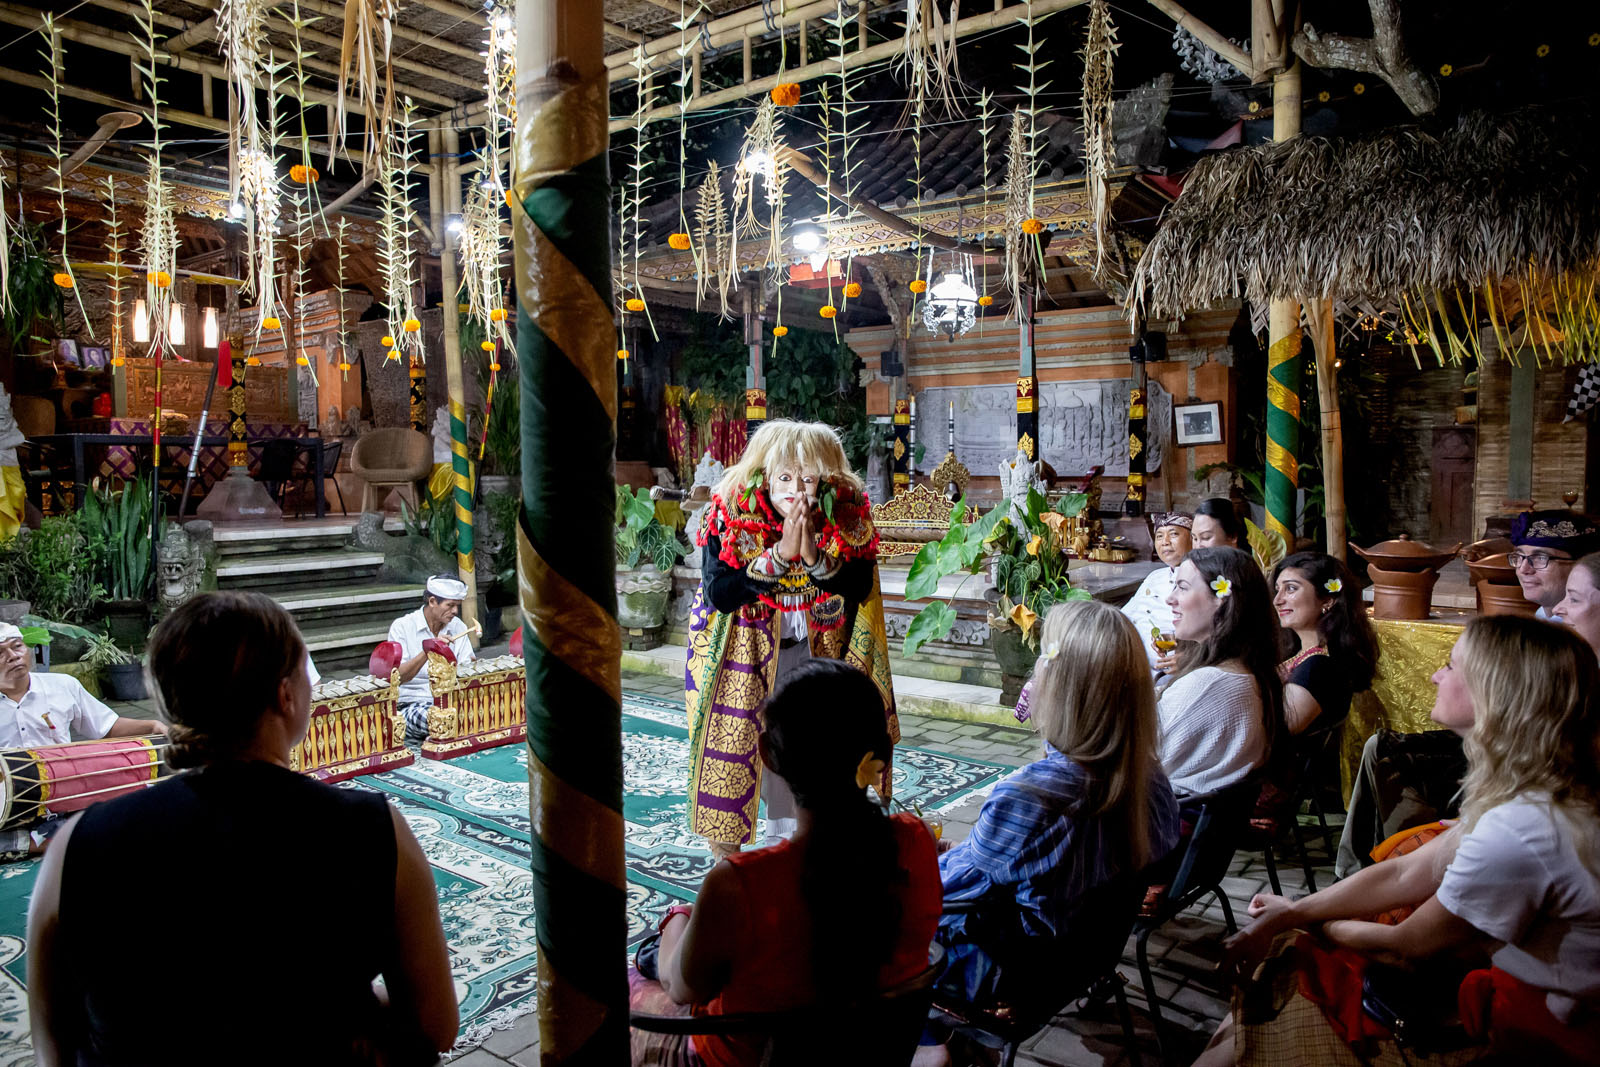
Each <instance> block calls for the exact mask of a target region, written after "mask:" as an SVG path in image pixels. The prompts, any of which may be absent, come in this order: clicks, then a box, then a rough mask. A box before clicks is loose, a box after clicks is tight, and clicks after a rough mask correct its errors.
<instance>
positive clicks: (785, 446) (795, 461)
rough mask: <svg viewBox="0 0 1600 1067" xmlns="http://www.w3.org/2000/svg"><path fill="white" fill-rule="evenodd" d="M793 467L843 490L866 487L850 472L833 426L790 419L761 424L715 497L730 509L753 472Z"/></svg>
mask: <svg viewBox="0 0 1600 1067" xmlns="http://www.w3.org/2000/svg"><path fill="white" fill-rule="evenodd" d="M788 466H794V467H798V468H799V469H800V470H802V471H806V472H808V473H815V474H816V475H817V476H818V477H819V478H827V479H829V480H830V481H832V482H834V483H835V484H836V485H838V486H840V487H841V488H843V487H844V486H845V485H848V486H849V487H850V488H852V489H854V490H855V491H856V492H857V493H858V494H859V493H864V492H865V491H866V486H865V485H864V484H863V482H862V481H861V479H860V478H858V477H857V476H856V473H855V472H854V471H852V470H851V469H850V460H849V459H848V458H846V457H845V454H844V445H842V444H840V443H839V435H838V434H836V433H834V432H833V427H831V426H829V425H827V424H826V423H821V422H795V421H794V420H792V419H773V420H772V421H771V422H766V423H763V424H762V426H761V429H759V430H757V431H756V434H755V436H754V437H752V438H750V443H749V444H747V445H745V447H744V455H742V456H740V457H739V462H737V463H735V464H734V465H733V466H731V467H729V468H728V470H727V473H725V474H723V476H722V481H720V482H718V483H717V495H718V496H720V497H721V498H722V500H723V503H725V504H728V506H730V507H732V506H733V505H732V502H733V500H734V498H735V497H736V496H737V495H738V494H739V492H740V490H742V489H743V488H744V487H745V485H746V483H748V482H749V480H750V475H751V474H752V473H753V472H755V471H763V472H769V473H770V472H772V471H776V470H781V469H783V468H784V467H788Z"/></svg>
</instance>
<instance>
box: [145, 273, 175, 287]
mask: <svg viewBox="0 0 1600 1067" xmlns="http://www.w3.org/2000/svg"><path fill="white" fill-rule="evenodd" d="M144 277H145V280H146V281H151V282H155V283H156V288H157V289H165V288H166V287H167V286H169V285H171V284H172V275H170V274H168V273H167V272H166V271H164V270H153V271H150V272H148V273H147V274H145V276H144Z"/></svg>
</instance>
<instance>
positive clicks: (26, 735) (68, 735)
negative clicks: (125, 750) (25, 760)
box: [0, 673, 117, 748]
mask: <svg viewBox="0 0 1600 1067" xmlns="http://www.w3.org/2000/svg"><path fill="white" fill-rule="evenodd" d="M116 722H117V713H116V712H114V711H112V710H111V709H110V708H108V707H106V706H105V705H104V704H102V703H100V701H98V700H96V699H95V698H94V697H92V696H90V695H89V691H88V690H87V689H85V688H84V687H83V683H82V682H80V681H78V680H77V679H76V678H74V677H72V676H71V675H69V674H45V673H39V674H30V675H28V691H27V692H26V693H24V694H22V699H21V700H20V701H17V700H12V699H11V698H10V697H8V696H6V695H5V694H4V693H0V748H32V747H34V746H35V745H59V744H64V743H65V742H67V741H71V740H72V739H73V736H74V735H76V736H77V738H78V739H79V740H98V739H99V738H102V737H104V736H105V735H106V734H108V733H110V731H111V727H113V726H115V725H116Z"/></svg>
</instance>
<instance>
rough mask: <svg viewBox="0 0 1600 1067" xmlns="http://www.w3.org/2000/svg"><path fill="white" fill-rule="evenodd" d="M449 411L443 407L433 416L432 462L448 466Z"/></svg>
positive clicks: (449, 453)
mask: <svg viewBox="0 0 1600 1067" xmlns="http://www.w3.org/2000/svg"><path fill="white" fill-rule="evenodd" d="M450 457H451V452H450V410H449V409H448V408H446V407H444V406H443V405H441V406H440V407H439V410H438V411H436V412H434V415H433V462H434V465H435V466H438V465H439V464H440V463H443V464H444V465H445V466H449V465H450Z"/></svg>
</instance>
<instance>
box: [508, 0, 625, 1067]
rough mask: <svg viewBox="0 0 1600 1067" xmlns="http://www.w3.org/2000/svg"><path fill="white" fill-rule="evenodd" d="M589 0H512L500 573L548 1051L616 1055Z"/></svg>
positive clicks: (602, 230)
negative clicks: (512, 545)
mask: <svg viewBox="0 0 1600 1067" xmlns="http://www.w3.org/2000/svg"><path fill="white" fill-rule="evenodd" d="M600 23H601V5H600V4H597V3H594V2H592V0H518V3H517V128H516V134H515V139H514V145H513V150H514V152H515V166H514V171H513V173H514V174H515V175H516V177H515V181H514V185H513V189H512V195H511V201H512V204H513V208H512V214H513V215H514V216H516V219H515V222H514V225H513V231H514V233H515V235H516V236H515V240H514V246H515V251H516V275H515V277H516V279H517V357H518V360H517V361H518V374H519V376H520V381H521V389H522V515H521V521H520V522H518V523H517V534H516V536H517V584H518V598H519V601H520V606H521V611H522V618H523V655H524V656H525V658H526V660H527V673H528V697H527V700H528V704H527V708H528V808H529V818H530V822H531V826H532V833H531V835H530V841H529V851H530V853H531V854H532V855H531V861H532V868H533V903H534V921H535V929H536V935H537V938H538V943H539V1055H540V1059H541V1061H542V1062H543V1063H544V1064H546V1065H547V1067H553V1065H558V1064H575V1065H577V1064H581V1065H589V1064H594V1065H597V1067H610V1065H612V1064H626V1063H627V1062H628V987H627V975H626V970H625V960H626V945H627V912H626V904H627V871H626V869H625V867H624V865H623V854H622V681H621V659H622V634H621V631H620V630H619V629H618V627H617V620H616V612H617V604H616V592H615V589H616V586H615V574H616V550H615V547H614V535H613V532H612V525H611V517H612V515H613V514H614V512H615V507H616V504H615V493H616V489H615V481H614V464H615V458H614V457H615V451H616V427H617V373H616V359H615V357H614V355H613V353H614V352H615V347H616V346H615V344H614V340H613V336H614V335H613V333H612V330H613V325H612V324H613V322H614V321H615V308H614V307H613V303H612V293H611V281H610V279H611V264H610V262H609V260H610V243H609V242H608V241H606V240H603V239H602V238H603V236H604V235H605V234H606V233H609V232H610V219H609V215H610V198H609V195H608V194H609V188H610V176H609V175H608V174H607V170H606V155H607V150H608V148H609V140H610V138H609V135H608V134H607V132H606V115H607V111H608V108H607V104H608V99H607V81H606V71H605V63H604V53H603V36H602V30H601V25H600Z"/></svg>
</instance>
